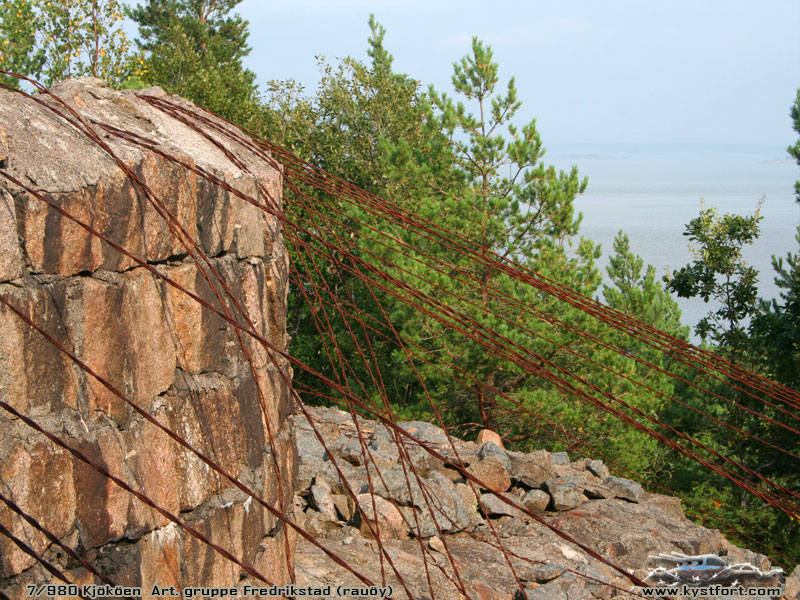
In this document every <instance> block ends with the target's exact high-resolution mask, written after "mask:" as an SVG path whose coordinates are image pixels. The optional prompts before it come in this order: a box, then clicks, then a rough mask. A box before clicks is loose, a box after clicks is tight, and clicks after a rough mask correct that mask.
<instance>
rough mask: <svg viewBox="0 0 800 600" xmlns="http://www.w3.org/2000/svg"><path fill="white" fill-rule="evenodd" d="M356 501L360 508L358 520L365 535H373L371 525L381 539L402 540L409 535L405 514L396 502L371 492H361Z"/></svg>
mask: <svg viewBox="0 0 800 600" xmlns="http://www.w3.org/2000/svg"><path fill="white" fill-rule="evenodd" d="M356 501H357V502H358V507H359V509H360V510H359V513H358V514H359V519H358V521H359V522H360V530H361V533H362V534H363V535H365V536H367V537H373V534H372V531H370V527H369V525H371V526H372V529H373V530H376V531H377V532H378V533H379V535H380V538H381V540H401V539H405V538H406V537H407V535H408V529H407V528H406V524H405V521H404V520H403V515H402V514H401V513H400V511H399V510H398V508H397V507H396V506H395V505H394V504H392V503H391V502H389V501H388V500H385V499H384V498H381V497H380V496H371V495H370V494H359V495H358V496H356ZM373 503H374V509H373ZM367 523H369V525H367Z"/></svg>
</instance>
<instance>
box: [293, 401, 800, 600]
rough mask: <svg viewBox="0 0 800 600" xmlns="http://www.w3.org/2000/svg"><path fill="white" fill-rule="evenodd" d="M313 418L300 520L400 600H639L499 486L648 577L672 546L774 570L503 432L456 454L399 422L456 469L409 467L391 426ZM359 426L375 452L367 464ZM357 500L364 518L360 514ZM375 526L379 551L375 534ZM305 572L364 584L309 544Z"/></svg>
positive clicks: (304, 455) (302, 458)
mask: <svg viewBox="0 0 800 600" xmlns="http://www.w3.org/2000/svg"><path fill="white" fill-rule="evenodd" d="M308 411H309V412H310V415H311V416H312V418H313V421H314V423H315V425H316V429H317V431H318V432H319V433H320V435H321V436H322V437H323V439H324V441H325V446H326V447H327V448H328V452H326V450H325V448H324V447H323V446H322V444H321V443H320V441H319V440H318V439H317V437H316V435H315V433H314V432H313V430H312V428H311V426H310V425H309V423H308V421H307V419H306V417H305V416H303V415H302V414H298V415H295V416H294V419H295V430H296V433H297V446H298V452H299V474H298V478H297V485H296V494H295V508H296V513H297V515H298V520H299V521H300V523H301V524H302V525H303V526H304V527H305V528H306V529H307V530H308V531H309V532H310V533H312V534H313V535H314V536H315V537H316V538H317V539H318V540H320V541H321V542H322V543H323V544H324V545H325V547H326V548H328V549H329V550H330V551H332V552H333V553H335V554H336V555H338V556H340V557H341V558H342V559H343V560H344V561H345V562H346V563H348V564H350V565H352V566H353V567H354V568H355V569H356V570H358V571H359V572H360V573H362V574H363V575H365V576H366V577H368V578H369V579H371V580H372V581H374V582H376V583H378V584H380V583H381V582H382V581H383V580H384V577H385V581H386V583H387V584H390V585H392V587H393V590H394V594H393V595H394V596H395V597H397V596H399V597H404V596H405V593H404V590H403V586H404V585H405V587H407V589H408V590H409V591H410V593H411V594H413V596H414V597H415V598H419V597H428V598H430V597H431V596H435V597H436V598H458V597H463V595H464V594H465V593H466V594H467V595H468V596H469V597H471V598H479V599H480V600H491V599H493V598H497V599H506V600H510V599H511V598H519V599H522V598H524V597H527V598H530V599H537V600H582V599H588V598H591V597H595V598H602V599H610V598H623V597H629V596H631V594H630V593H628V591H629V590H631V589H632V587H633V584H632V583H631V580H630V579H629V578H627V577H625V576H623V575H622V574H621V573H620V572H618V571H616V570H614V569H613V568H612V567H610V566H609V565H607V564H605V563H603V562H601V561H600V560H597V559H596V558H593V557H592V556H591V555H589V554H588V553H587V552H585V551H584V550H582V549H581V548H580V547H578V546H577V545H575V544H572V543H570V542H568V541H567V540H565V539H564V538H562V537H560V536H559V535H557V534H556V533H554V532H553V531H552V530H551V529H549V528H548V527H546V526H545V525H544V524H542V523H540V522H537V521H536V520H535V519H534V518H532V517H531V516H530V515H526V514H525V513H524V512H523V511H521V510H519V509H518V508H515V507H513V506H510V505H509V504H506V503H505V502H503V500H501V499H500V498H498V497H497V496H496V495H495V494H492V493H491V491H492V490H493V491H494V492H498V493H500V494H502V495H504V496H506V497H508V498H512V499H513V500H515V501H516V502H517V503H518V504H519V505H521V506H524V507H526V508H527V509H529V510H530V511H532V512H533V513H534V514H535V515H537V516H540V517H541V518H542V519H543V520H544V521H546V522H547V523H549V524H550V525H552V526H554V527H557V528H558V529H560V530H561V531H564V532H566V533H567V534H569V535H570V536H572V537H573V538H574V539H575V540H577V541H578V542H580V543H582V544H584V545H585V546H588V547H589V548H591V549H592V550H594V551H596V552H597V553H599V554H600V555H601V556H602V557H604V558H605V559H607V560H609V561H610V562H613V563H614V564H616V565H617V566H619V567H621V568H623V569H624V570H627V571H629V572H631V573H632V574H633V575H634V576H636V577H638V578H640V579H644V578H645V577H646V576H647V575H648V573H649V572H650V568H651V566H652V565H649V564H648V556H651V555H655V554H663V553H669V552H680V553H684V554H689V555H696V554H706V553H713V554H717V555H720V556H723V557H725V558H726V559H727V561H728V563H729V564H732V563H745V562H746V563H751V564H753V565H754V566H756V567H758V568H760V569H761V570H764V571H766V570H769V569H770V567H771V565H770V564H769V561H768V559H767V558H766V557H764V556H763V555H760V554H756V553H754V552H751V551H749V550H745V549H742V548H739V547H737V546H734V545H733V544H731V543H730V542H728V541H727V540H726V539H725V538H724V537H723V536H722V535H721V534H720V532H719V531H716V530H709V529H706V528H704V527H701V526H699V525H697V524H695V523H693V522H692V521H689V520H688V519H687V518H686V517H685V516H684V514H683V511H682V509H681V506H680V501H679V500H678V499H677V498H673V497H668V496H662V495H658V494H650V493H647V492H645V491H644V490H643V489H642V487H641V486H640V485H639V484H638V483H636V482H633V481H630V480H628V479H623V478H619V477H614V476H612V475H610V474H609V471H608V468H607V467H606V466H605V465H604V464H603V463H602V462H601V461H599V460H589V459H583V460H579V461H574V462H572V461H570V459H569V457H568V456H567V454H566V453H554V454H551V453H550V452H547V451H545V450H538V451H535V452H533V453H530V454H524V453H520V452H506V451H505V450H504V449H503V448H502V447H501V445H498V444H500V440H499V438H495V439H494V441H483V440H484V439H488V440H491V439H492V434H491V432H485V434H484V435H483V436H481V437H480V438H479V439H480V440H481V441H482V442H483V443H480V444H479V443H475V442H464V441H461V440H456V439H455V438H454V447H451V445H450V443H449V442H448V440H447V436H446V435H445V433H444V431H443V430H441V429H439V428H438V427H435V426H433V425H431V424H428V423H420V422H405V423H400V424H399V425H400V426H401V427H402V428H403V429H405V430H406V431H408V432H409V433H411V434H412V435H413V436H414V437H415V438H417V439H419V440H421V441H422V442H424V443H426V444H429V445H430V447H432V448H435V449H436V450H437V451H438V452H439V453H441V454H442V455H443V456H444V457H445V458H447V461H448V462H443V461H441V460H439V459H436V458H434V457H432V456H431V455H430V454H429V453H428V452H427V451H426V450H424V449H423V448H422V447H420V446H419V445H416V444H413V443H406V444H405V448H404V450H402V453H403V454H405V455H406V457H407V459H410V463H409V462H408V460H403V461H401V460H400V454H401V451H399V450H398V446H397V444H396V443H395V440H394V439H393V436H394V434H393V432H390V431H389V430H387V428H386V427H384V426H383V425H381V424H376V423H375V422H373V421H367V420H363V419H359V421H358V428H357V427H356V424H355V423H354V421H353V419H352V418H351V416H350V415H349V414H348V413H345V412H342V411H339V410H336V409H330V408H309V409H308ZM358 429H360V430H361V439H363V441H364V442H365V445H366V447H367V448H368V451H369V456H370V458H369V461H368V465H367V467H368V468H367V467H365V465H364V453H363V452H362V444H361V441H360V439H359V432H358ZM456 452H457V453H458V455H459V456H460V457H461V460H462V461H463V464H465V465H466V466H467V470H468V472H470V473H471V474H473V475H474V476H475V477H476V478H477V479H479V480H480V481H482V482H483V483H484V488H483V489H481V488H479V486H477V485H475V486H474V488H471V487H470V485H469V484H468V482H467V480H466V478H465V477H463V475H462V474H461V473H460V472H459V471H458V470H457V469H455V468H453V464H454V463H455V464H458V459H457V458H456ZM331 455H332V456H333V460H331ZM451 461H452V462H451ZM334 462H335V463H336V465H338V467H339V469H340V470H341V472H342V474H343V475H344V480H345V481H346V482H347V484H348V485H349V487H350V488H351V490H352V492H353V494H354V496H355V499H354V497H353V495H351V494H350V493H349V492H348V491H347V489H346V486H345V485H344V483H343V481H342V478H341V477H340V475H339V473H338V472H337V469H336V467H335V466H334ZM409 464H413V465H414V467H415V470H416V472H417V474H418V476H419V479H417V478H416V477H415V476H414V474H413V473H412V472H411V470H410V469H409V468H408V467H409ZM378 472H379V473H380V475H379V474H378ZM370 480H371V485H372V488H373V490H374V504H373V496H372V495H370V494H369V489H370ZM420 484H421V485H420ZM356 502H358V504H359V505H360V506H361V509H362V511H363V512H360V511H358V510H356ZM376 514H377V519H375V518H374V517H375V515H376ZM365 516H369V517H371V518H370V519H367V518H365ZM376 521H377V533H378V535H379V537H380V539H381V545H382V547H383V551H381V550H380V547H379V544H378V543H377V541H376V539H375V533H376V531H375V524H376V523H375V522H376ZM370 526H372V527H370ZM509 563H510V566H509ZM511 567H513V573H512V569H511ZM395 569H396V572H395ZM295 570H296V577H297V583H298V584H301V585H310V586H326V585H328V584H335V585H338V584H347V585H358V584H360V582H359V580H358V579H357V578H356V577H355V576H354V575H353V574H351V573H350V572H348V571H347V570H346V569H344V568H343V567H341V566H339V565H337V564H336V563H334V562H333V561H332V560H331V559H330V558H329V557H328V556H327V555H326V554H325V553H324V552H323V551H322V550H321V549H319V548H318V547H316V546H314V545H313V544H311V543H310V542H307V541H305V540H303V539H302V538H298V546H297V555H296V569H295ZM398 573H399V575H400V577H401V578H402V580H403V583H401V582H400V580H399V578H398V575H397V574H398ZM798 575H800V566H798V567H797V568H796V569H795V570H794V572H793V573H792V576H791V577H787V578H785V581H786V586H785V594H784V595H785V597H787V598H790V599H792V600H797V599H798V598H800V579H798ZM429 581H430V585H429ZM361 585H363V584H361ZM431 587H432V589H433V591H434V594H431ZM523 590H524V592H523Z"/></svg>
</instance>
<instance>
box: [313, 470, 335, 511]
mask: <svg viewBox="0 0 800 600" xmlns="http://www.w3.org/2000/svg"><path fill="white" fill-rule="evenodd" d="M311 499H312V501H313V505H314V508H315V509H316V510H318V511H319V512H320V513H321V514H322V516H323V517H324V518H326V519H328V520H329V521H337V520H338V519H337V515H336V504H335V503H334V501H333V497H332V496H331V486H330V485H329V484H328V482H327V481H325V480H324V479H323V478H322V477H315V478H314V484H313V485H312V486H311Z"/></svg>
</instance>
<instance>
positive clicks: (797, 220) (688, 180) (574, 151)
mask: <svg viewBox="0 0 800 600" xmlns="http://www.w3.org/2000/svg"><path fill="white" fill-rule="evenodd" d="M545 162H546V163H547V164H552V165H554V166H555V167H557V168H559V169H569V168H571V166H572V165H577V166H578V170H579V173H580V174H581V176H588V178H589V185H588V188H587V189H586V192H585V193H584V194H582V195H581V196H579V197H578V199H577V200H576V203H575V205H576V209H577V210H578V211H580V212H581V213H582V214H583V222H582V225H581V231H580V234H581V235H582V236H584V237H587V238H590V239H592V240H594V241H596V242H598V243H600V244H601V245H602V250H603V257H602V259H601V260H600V261H599V263H598V265H599V267H600V268H601V269H602V271H603V273H604V275H606V279H607V274H606V271H605V269H606V266H607V265H608V258H609V256H610V255H612V254H613V241H614V237H615V236H616V234H617V232H618V231H619V230H623V231H625V233H627V234H628V236H629V238H630V243H631V250H632V251H633V252H634V253H636V254H638V255H639V256H641V257H642V258H643V259H644V262H645V264H652V265H654V266H655V267H656V270H657V273H658V276H659V278H660V277H661V276H663V275H664V274H666V273H667V272H669V271H671V270H677V269H679V268H681V267H683V266H685V265H686V264H687V263H689V262H690V261H691V260H692V259H693V256H692V254H691V252H690V250H689V240H688V238H687V237H685V236H684V235H683V233H684V231H685V230H686V225H687V224H688V223H689V221H690V220H692V219H693V218H695V217H697V216H698V214H699V211H700V205H701V201H702V202H705V204H706V205H707V206H716V207H717V208H718V209H719V212H720V214H723V213H738V214H752V213H753V212H754V211H755V210H756V209H757V207H758V204H759V200H760V199H761V198H763V199H764V202H763V204H762V205H761V209H760V214H761V216H762V217H763V220H762V221H761V222H760V236H759V239H758V240H757V241H756V242H755V243H754V244H753V245H752V246H749V247H747V248H745V250H744V258H745V260H746V261H747V262H748V263H749V264H751V265H752V266H754V267H755V268H756V269H757V270H758V272H759V282H758V286H759V293H760V295H761V297H762V298H765V299H771V298H777V297H778V295H779V293H780V291H781V290H780V289H779V288H778V287H777V286H775V283H774V278H775V272H774V270H773V268H772V256H773V255H779V256H784V255H786V253H787V252H793V253H797V252H799V251H800V248H799V247H798V243H797V241H796V240H795V234H796V232H797V227H798V225H800V205H798V204H797V203H796V201H795V193H794V182H795V181H796V180H798V179H800V168H798V166H797V164H796V163H795V161H794V160H793V159H792V158H791V157H789V156H788V155H787V154H786V151H785V149H784V148H780V147H760V146H759V147H756V146H740V147H730V146H704V147H686V146H683V147H681V146H673V147H657V146H656V147H653V146H651V147H647V146H630V145H628V146H622V145H616V146H613V145H606V146H603V145H594V146H585V145H584V146H572V147H560V148H557V149H556V150H555V151H551V152H549V153H548V154H547V155H546V157H545ZM679 304H680V307H681V310H682V313H683V322H684V324H686V325H690V326H692V327H694V325H696V324H697V322H698V321H699V320H700V319H701V318H702V317H703V316H705V315H706V314H708V312H709V311H711V310H713V309H714V308H715V307H716V305H715V304H714V303H713V302H712V303H708V304H706V303H705V302H703V301H702V300H700V299H679ZM692 337H693V341H694V342H697V341H698V338H697V337H696V336H694V335H693V336H692Z"/></svg>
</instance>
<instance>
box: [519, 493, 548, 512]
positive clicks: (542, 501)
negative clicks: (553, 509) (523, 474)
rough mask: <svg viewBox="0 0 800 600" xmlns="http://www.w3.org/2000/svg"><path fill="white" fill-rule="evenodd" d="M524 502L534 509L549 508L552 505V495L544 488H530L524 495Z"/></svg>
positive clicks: (526, 506) (527, 506)
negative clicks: (543, 489)
mask: <svg viewBox="0 0 800 600" xmlns="http://www.w3.org/2000/svg"><path fill="white" fill-rule="evenodd" d="M522 504H523V505H525V508H527V509H528V510H532V511H543V510H547V507H548V506H549V505H550V495H549V494H548V493H547V492H544V491H542V490H528V491H527V492H526V493H525V495H524V496H523V497H522Z"/></svg>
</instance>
